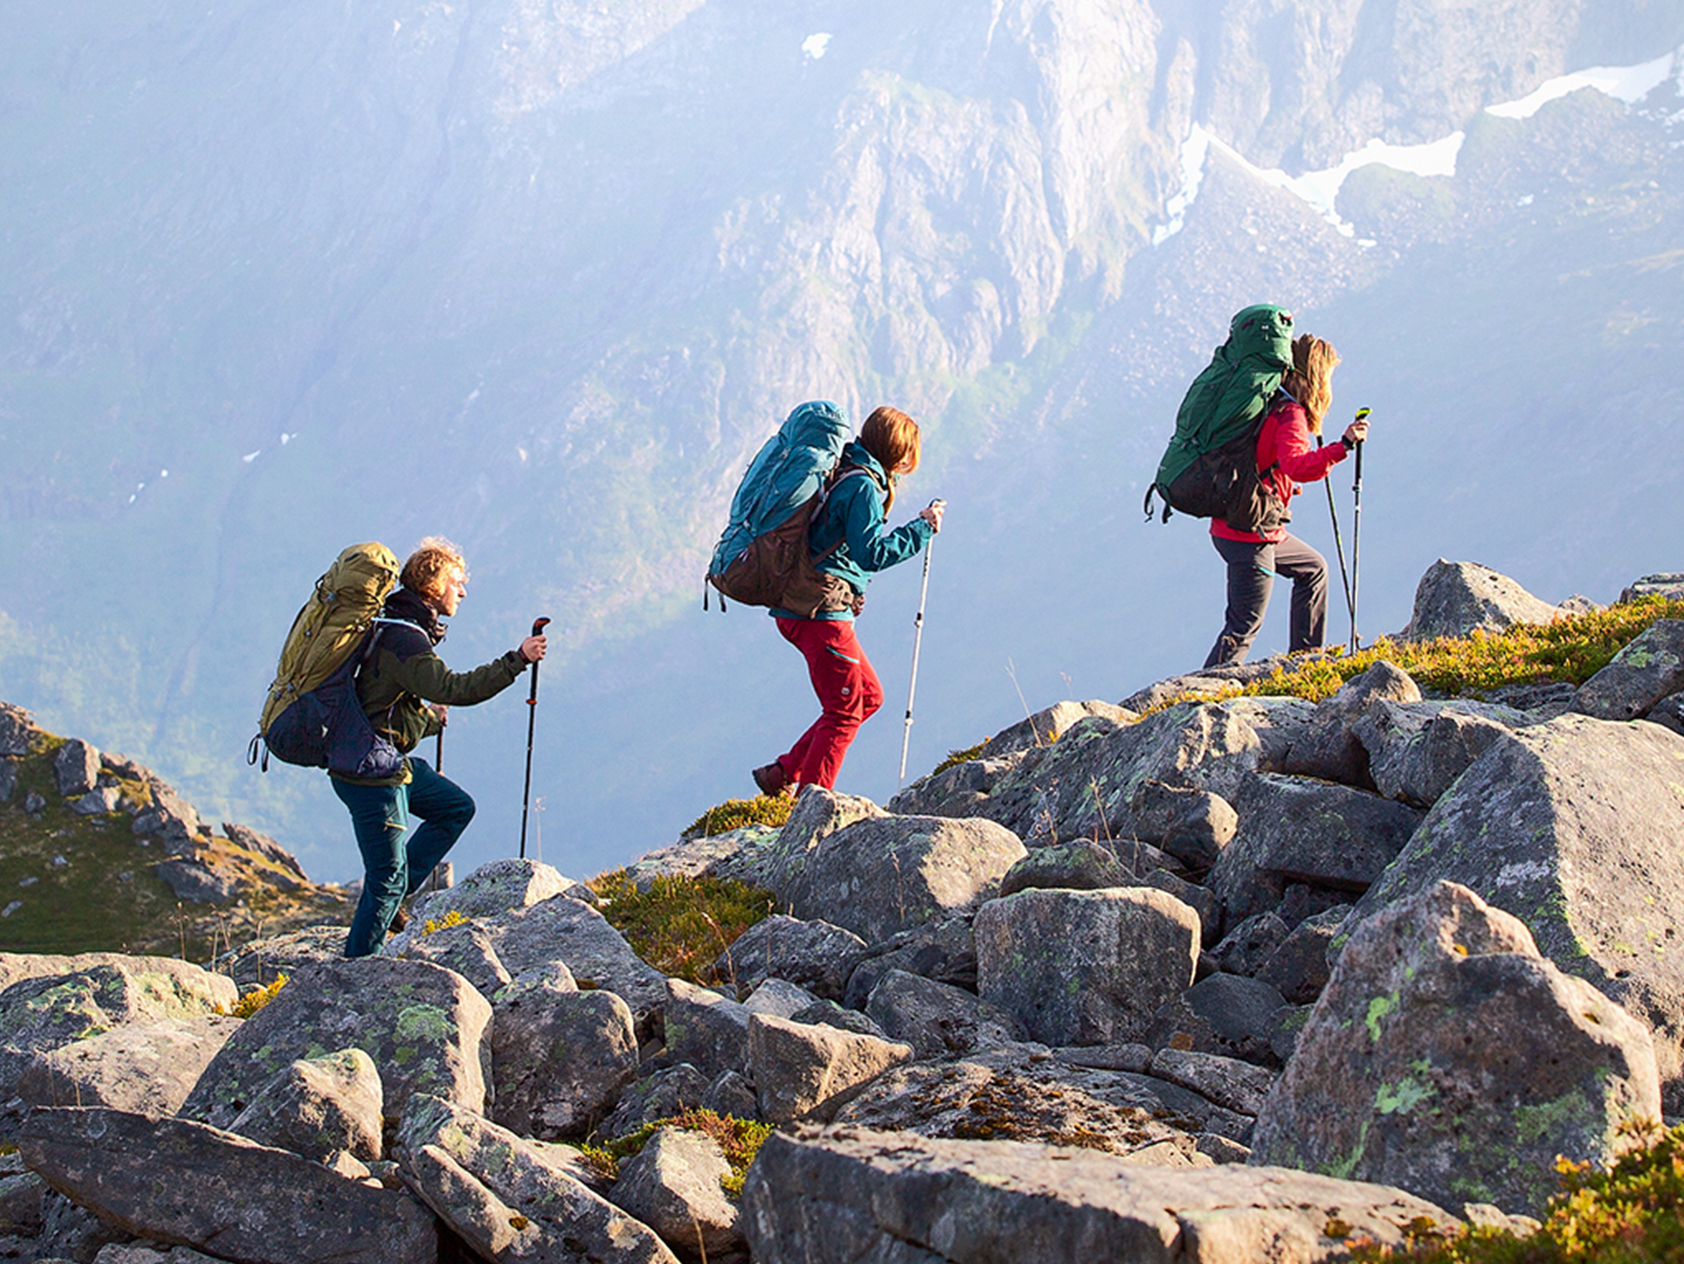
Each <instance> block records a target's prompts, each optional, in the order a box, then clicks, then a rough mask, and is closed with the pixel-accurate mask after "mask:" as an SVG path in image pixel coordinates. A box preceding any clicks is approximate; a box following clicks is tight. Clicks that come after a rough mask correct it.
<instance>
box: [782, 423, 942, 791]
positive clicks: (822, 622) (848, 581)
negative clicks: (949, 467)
mask: <svg viewBox="0 0 1684 1264" xmlns="http://www.w3.org/2000/svg"><path fill="white" fill-rule="evenodd" d="M920 452H921V438H920V435H919V431H918V423H917V422H916V421H914V420H913V419H912V418H911V417H909V416H907V415H906V414H905V413H903V412H901V411H900V410H899V409H896V408H887V407H884V408H878V409H876V410H874V411H873V412H872V414H871V416H869V417H867V418H866V419H865V424H864V425H863V426H861V427H860V432H859V437H858V438H857V439H855V440H854V441H853V442H852V443H850V444H848V446H847V447H846V448H844V449H843V450H842V462H841V465H840V466H839V467H838V469H837V473H836V476H835V479H834V481H833V482H832V483H831V487H830V492H829V494H828V496H827V497H826V499H825V502H824V507H823V508H822V509H820V510H819V511H818V513H816V514H815V515H814V517H813V521H812V526H811V528H810V529H809V532H808V537H807V539H808V545H809V548H810V550H811V554H812V558H813V563H814V565H815V566H816V568H817V569H818V572H819V574H820V575H821V576H822V577H823V579H824V581H825V590H826V592H825V599H824V602H823V604H822V605H821V606H820V607H819V609H818V610H817V611H816V612H814V613H813V615H812V617H810V618H808V617H804V616H802V615H800V614H797V613H795V612H793V611H789V610H777V609H774V610H773V611H772V616H773V618H775V619H776V620H777V624H778V631H779V632H780V633H781V634H782V635H783V638H784V640H786V641H788V642H789V643H790V644H791V645H793V646H795V648H796V649H798V650H800V651H801V655H802V657H803V658H805V659H806V660H807V675H808V679H809V680H810V681H811V682H812V685H813V692H814V693H816V694H817V695H818V699H819V706H820V708H821V711H820V714H819V718H818V719H817V720H815V721H814V722H813V724H812V726H811V727H810V728H809V729H808V730H807V731H806V732H805V733H803V734H802V735H801V737H800V738H799V739H798V740H797V741H796V743H795V745H794V746H792V747H791V748H790V749H789V750H788V752H786V753H785V754H783V755H780V756H779V757H778V758H777V759H776V760H774V761H773V762H772V763H770V764H767V765H766V766H764V767H762V768H756V769H755V770H754V772H753V777H754V782H755V785H757V786H758V787H759V788H760V791H761V793H763V794H772V795H777V794H795V793H798V792H799V790H800V788H801V786H803V785H809V784H811V785H820V786H824V787H825V788H826V789H831V788H833V787H834V786H835V785H836V777H837V774H838V773H840V772H841V770H842V759H843V757H844V756H845V755H846V754H847V753H848V747H849V745H850V744H851V743H852V742H853V740H854V735H855V734H856V733H857V732H859V727H860V725H862V724H864V723H865V721H866V720H867V719H869V718H870V717H871V715H872V714H873V713H874V712H876V710H877V708H878V707H880V706H882V705H883V686H882V683H881V682H880V681H879V680H878V679H877V672H876V670H875V669H874V668H873V667H872V666H871V660H869V659H868V658H866V656H865V650H864V649H863V648H861V646H860V642H859V638H858V637H857V636H856V635H855V634H854V619H855V618H856V616H858V614H859V613H860V611H861V610H862V609H863V608H864V606H865V587H866V585H867V584H868V583H870V582H871V581H870V576H871V575H872V574H873V573H875V572H877V571H882V570H887V569H888V568H889V567H891V566H895V565H898V564H899V563H901V562H904V561H906V560H907V559H908V558H912V557H916V556H917V555H918V553H919V552H920V551H921V550H922V549H923V548H924V546H925V545H927V544H929V542H930V540H931V538H932V537H934V535H935V533H936V532H937V531H939V530H941V515H942V506H941V504H940V503H939V502H938V503H936V504H934V505H931V506H930V507H929V508H928V509H925V510H922V511H921V512H920V513H919V514H918V516H917V517H916V518H914V519H912V521H910V522H908V523H905V524H903V525H902V526H899V527H896V528H895V529H894V530H892V531H891V530H890V529H889V527H888V524H887V522H886V517H887V514H888V511H889V510H890V509H891V508H892V507H893V506H894V503H895V486H896V484H897V483H899V481H900V479H901V477H902V476H903V475H906V474H910V473H912V471H913V470H915V469H917V468H918V460H919V455H920Z"/></svg>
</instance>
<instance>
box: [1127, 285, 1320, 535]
mask: <svg viewBox="0 0 1684 1264" xmlns="http://www.w3.org/2000/svg"><path fill="white" fill-rule="evenodd" d="M1291 367H1292V313H1291V312H1289V311H1287V310H1286V309H1285V308H1284V307H1276V306H1274V305H1273V304H1269V303H1260V304H1258V305H1257V306H1255V307H1247V308H1245V309H1244V310H1243V311H1241V312H1238V313H1237V314H1236V315H1235V316H1234V319H1233V321H1232V322H1231V323H1230V325H1229V327H1228V341H1227V342H1225V343H1223V344H1222V345H1221V346H1220V347H1218V348H1217V349H1216V354H1215V355H1214V356H1212V357H1211V361H1210V364H1209V365H1208V366H1207V367H1206V368H1205V370H1204V371H1203V372H1202V373H1200V374H1199V375H1198V377H1196V378H1194V379H1193V384H1192V386H1190V387H1188V388H1187V394H1186V396H1185V397H1184V398H1183V399H1182V401H1181V408H1180V411H1179V412H1177V414H1176V417H1175V435H1174V437H1173V438H1172V439H1170V441H1169V447H1168V448H1167V449H1166V450H1165V452H1164V458H1163V460H1162V461H1161V462H1159V464H1158V473H1157V475H1156V477H1154V478H1153V480H1152V485H1151V486H1150V487H1149V488H1147V489H1146V502H1145V506H1144V508H1145V510H1146V517H1147V519H1148V520H1150V518H1151V517H1152V495H1153V493H1154V492H1155V493H1157V494H1158V495H1159V496H1161V497H1163V501H1164V509H1163V518H1164V521H1165V522H1168V521H1169V519H1170V511H1171V510H1174V511H1175V512H1177V513H1184V514H1187V515H1189V516H1191V517H1194V518H1222V519H1224V520H1225V521H1226V522H1227V523H1228V525H1229V526H1231V527H1234V528H1236V529H1237V530H1241V531H1252V532H1257V531H1267V530H1271V529H1272V528H1273V527H1274V526H1277V525H1279V524H1280V523H1281V522H1283V521H1285V515H1286V507H1285V506H1284V505H1282V504H1281V502H1280V500H1279V498H1278V497H1276V496H1275V494H1274V492H1273V491H1272V490H1271V489H1270V488H1269V487H1268V485H1267V484H1266V483H1263V482H1262V481H1261V480H1260V479H1259V478H1258V469H1257V460H1256V454H1257V432H1258V429H1259V428H1260V427H1261V426H1262V424H1263V418H1264V416H1265V415H1266V414H1267V413H1268V410H1269V401H1270V400H1272V399H1273V398H1274V397H1275V392H1276V391H1278V390H1279V389H1280V385H1281V378H1282V377H1283V376H1284V375H1285V373H1286V371H1287V370H1288V369H1290V368H1291Z"/></svg>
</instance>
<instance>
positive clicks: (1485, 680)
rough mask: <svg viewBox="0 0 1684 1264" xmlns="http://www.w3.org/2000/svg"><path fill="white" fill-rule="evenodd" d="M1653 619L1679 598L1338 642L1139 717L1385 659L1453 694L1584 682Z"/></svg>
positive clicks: (1320, 678)
mask: <svg viewBox="0 0 1684 1264" xmlns="http://www.w3.org/2000/svg"><path fill="white" fill-rule="evenodd" d="M1657 619H1684V601H1667V600H1665V599H1664V598H1661V597H1642V598H1639V599H1637V600H1636V601H1630V602H1624V603H1621V604H1620V605H1617V606H1610V607H1609V608H1608V609H1606V610H1597V611H1593V612H1591V613H1589V614H1579V615H1564V616H1563V617H1561V618H1560V619H1557V620H1556V621H1555V622H1553V623H1524V624H1520V625H1519V626H1517V627H1512V628H1509V629H1507V630H1506V631H1503V632H1492V633H1486V632H1475V633H1474V634H1473V635H1472V636H1466V637H1440V638H1438V639H1437V640H1432V641H1393V640H1390V639H1388V638H1384V637H1383V638H1381V639H1380V640H1378V641H1376V642H1375V643H1374V644H1373V645H1371V646H1369V647H1368V648H1367V649H1365V650H1359V651H1358V652H1357V653H1355V654H1342V653H1340V652H1338V651H1337V650H1335V651H1333V652H1332V653H1329V654H1326V655H1322V656H1319V657H1315V658H1311V659H1307V660H1306V661H1304V662H1302V663H1300V664H1298V665H1296V666H1288V667H1278V668H1276V669H1275V671H1274V672H1273V673H1272V674H1271V675H1268V676H1265V677H1263V678H1262V679H1261V680H1254V681H1252V682H1251V683H1250V684H1248V685H1246V686H1244V687H1243V688H1242V687H1240V686H1237V685H1236V686H1234V687H1233V688H1231V689H1226V690H1212V691H1209V692H1198V693H1188V694H1183V695H1180V696H1179V697H1175V698H1170V699H1167V700H1165V701H1164V702H1162V703H1160V704H1159V705H1158V706H1155V707H1153V708H1151V709H1150V710H1149V711H1146V712H1143V713H1142V718H1144V717H1145V716H1146V715H1150V714H1152V713H1153V712H1156V711H1161V710H1164V709H1165V708H1167V707H1171V706H1174V705H1175V704H1176V703H1179V702H1219V701H1221V700H1222V699H1224V698H1235V697H1240V696H1243V695H1247V694H1251V695H1262V696H1272V697H1283V696H1284V697H1293V698H1305V699H1308V700H1309V701H1311V702H1320V701H1321V700H1322V699H1323V698H1326V697H1328V696H1330V695H1332V694H1333V693H1335V692H1336V691H1337V690H1338V688H1339V686H1341V685H1343V684H1344V683H1345V682H1346V681H1347V680H1350V679H1351V678H1352V677H1353V676H1360V675H1361V674H1362V673H1363V672H1365V671H1367V670H1368V669H1369V668H1370V667H1372V666H1374V664H1375V663H1378V662H1380V661H1381V660H1382V659H1384V660H1385V661H1387V662H1389V663H1393V664H1395V665H1396V666H1398V667H1401V668H1402V669H1403V670H1404V671H1406V672H1408V673H1409V674H1410V676H1411V677H1413V678H1414V680H1415V683H1416V684H1418V685H1420V686H1421V688H1422V689H1424V690H1429V691H1432V692H1434V693H1438V694H1443V695H1446V696H1449V697H1456V698H1466V697H1472V698H1484V697H1485V696H1487V695H1489V694H1490V693H1492V692H1494V691H1495V690H1498V689H1501V688H1503V687H1504V686H1506V685H1534V684H1547V683H1549V682H1551V681H1559V682H1562V683H1565V684H1569V685H1582V684H1584V683H1585V681H1587V680H1589V679H1590V678H1591V677H1592V676H1594V675H1596V673H1597V672H1599V671H1601V670H1602V669H1603V668H1604V667H1606V666H1607V665H1608V664H1609V662H1610V661H1612V659H1613V657H1614V655H1616V654H1618V653H1619V652H1620V651H1621V650H1622V649H1624V648H1625V647H1626V646H1627V645H1629V644H1631V642H1633V641H1634V640H1636V639H1637V638H1638V637H1639V636H1640V635H1642V634H1643V633H1644V632H1645V631H1647V630H1648V628H1649V625H1650V624H1652V623H1654V622H1655V620H1657Z"/></svg>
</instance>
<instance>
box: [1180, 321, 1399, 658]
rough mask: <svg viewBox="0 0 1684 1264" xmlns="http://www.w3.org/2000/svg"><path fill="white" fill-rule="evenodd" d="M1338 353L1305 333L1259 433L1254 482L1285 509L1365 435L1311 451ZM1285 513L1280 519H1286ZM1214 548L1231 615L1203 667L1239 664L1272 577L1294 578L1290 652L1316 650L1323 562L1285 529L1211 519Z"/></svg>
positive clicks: (1321, 629) (1320, 635)
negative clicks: (1254, 528)
mask: <svg viewBox="0 0 1684 1264" xmlns="http://www.w3.org/2000/svg"><path fill="white" fill-rule="evenodd" d="M1338 363H1339V353H1338V352H1336V351H1335V350H1334V349H1333V346H1332V344H1331V343H1327V342H1323V341H1322V340H1321V339H1320V338H1316V337H1313V336H1311V335H1309V334H1304V335H1302V336H1301V337H1299V338H1297V339H1295V340H1294V341H1293V343H1292V367H1291V368H1290V369H1288V370H1287V371H1286V375H1285V376H1284V377H1283V378H1282V379H1281V386H1280V391H1279V393H1278V394H1277V395H1276V397H1275V399H1274V402H1273V403H1272V404H1271V406H1270V409H1269V413H1268V415H1267V416H1266V417H1265V418H1264V420H1263V425H1262V428H1261V429H1260V430H1259V431H1258V434H1257V470H1258V479H1259V481H1260V482H1261V483H1262V484H1263V486H1264V487H1265V488H1266V489H1268V491H1269V492H1271V493H1272V494H1273V496H1274V497H1276V498H1278V500H1279V501H1280V503H1281V505H1282V506H1290V505H1291V503H1292V497H1294V496H1296V495H1297V494H1298V492H1299V487H1298V484H1299V483H1313V482H1316V481H1317V480H1318V479H1322V478H1326V477H1327V474H1328V471H1329V470H1331V469H1332V468H1333V467H1334V466H1335V465H1337V464H1338V463H1339V462H1340V461H1343V460H1344V459H1345V457H1346V456H1347V455H1349V453H1350V451H1351V449H1352V448H1353V447H1355V446H1356V445H1357V444H1358V443H1360V442H1362V440H1363V439H1365V438H1367V436H1368V423H1367V422H1366V421H1361V420H1359V421H1354V422H1352V423H1351V424H1350V425H1349V426H1347V427H1345V433H1344V435H1343V436H1342V437H1341V438H1340V440H1339V442H1338V443H1334V444H1329V445H1327V446H1326V447H1316V446H1314V445H1312V443H1311V437H1312V436H1314V435H1319V434H1321V423H1322V418H1323V417H1324V416H1326V414H1327V409H1328V406H1329V405H1330V404H1331V403H1332V402H1333V387H1332V378H1333V369H1334V366H1335V365H1337V364H1338ZM1289 516H1290V515H1283V517H1289ZM1210 535H1211V543H1212V544H1214V545H1215V546H1216V551H1217V552H1218V553H1220V554H1221V555H1222V560H1223V561H1224V562H1226V563H1227V564H1228V610H1227V618H1226V620H1225V621H1224V623H1223V626H1222V635H1221V636H1219V637H1218V638H1217V639H1216V644H1215V645H1214V646H1212V647H1211V651H1210V656H1209V657H1208V658H1206V659H1205V666H1206V667H1220V666H1223V665H1225V664H1230V663H1243V662H1244V661H1245V656H1246V652H1247V651H1248V650H1250V649H1251V643H1252V642H1253V641H1254V640H1256V639H1257V633H1258V632H1259V631H1260V630H1261V629H1262V627H1263V615H1264V613H1265V612H1266V611H1267V610H1268V608H1269V592H1270V590H1271V589H1272V588H1273V586H1274V577H1275V576H1277V575H1278V576H1280V577H1281V578H1282V579H1290V580H1291V581H1292V634H1291V641H1290V643H1289V645H1288V649H1289V650H1291V651H1297V650H1311V649H1320V648H1321V646H1322V644H1323V642H1324V640H1325V638H1326V632H1327V560H1326V559H1325V558H1324V557H1322V555H1321V554H1320V553H1318V552H1316V550H1315V549H1313V548H1311V547H1310V546H1309V545H1308V544H1305V543H1304V541H1302V540H1300V539H1298V538H1297V537H1296V536H1294V535H1290V534H1288V532H1287V530H1286V528H1285V527H1275V528H1273V529H1272V530H1265V531H1263V532H1261V533H1252V532H1247V531H1239V530H1236V529H1235V528H1233V527H1230V526H1229V525H1228V524H1227V523H1226V522H1224V521H1223V520H1222V518H1221V517H1215V518H1212V519H1211V522H1210Z"/></svg>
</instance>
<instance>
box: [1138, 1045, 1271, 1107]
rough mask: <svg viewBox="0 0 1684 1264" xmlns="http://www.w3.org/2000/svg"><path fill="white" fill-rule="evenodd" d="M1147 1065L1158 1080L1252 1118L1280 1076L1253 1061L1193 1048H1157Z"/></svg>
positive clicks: (1266, 1099) (1267, 1097)
mask: <svg viewBox="0 0 1684 1264" xmlns="http://www.w3.org/2000/svg"><path fill="white" fill-rule="evenodd" d="M1148 1069H1149V1070H1150V1071H1151V1073H1152V1074H1153V1075H1154V1076H1156V1077H1157V1078H1158V1079H1160V1080H1167V1081H1168V1082H1169V1083H1171V1084H1179V1085H1180V1086H1181V1087H1182V1088H1186V1089H1191V1090H1192V1091H1193V1092H1195V1093H1197V1094H1198V1095H1199V1096H1200V1097H1203V1098H1205V1099H1206V1100H1207V1101H1211V1102H1214V1103H1215V1104H1216V1105H1218V1106H1222V1107H1225V1108H1227V1109H1228V1110H1231V1111H1234V1112H1235V1113H1237V1114H1241V1115H1251V1116H1252V1117H1253V1118H1255V1117H1256V1115H1257V1112H1258V1111H1260V1110H1262V1109H1263V1104H1264V1102H1266V1101H1268V1099H1269V1093H1270V1090H1272V1089H1273V1088H1274V1087H1275V1081H1276V1080H1278V1079H1279V1078H1280V1076H1279V1074H1278V1073H1277V1072H1275V1071H1272V1070H1269V1069H1267V1068H1265V1067H1260V1066H1257V1065H1255V1064H1254V1063H1250V1062H1242V1061H1240V1059H1238V1058H1224V1057H1222V1056H1221V1055H1220V1054H1215V1053H1200V1052H1198V1051H1197V1050H1194V1049H1159V1050H1158V1051H1157V1052H1156V1053H1154V1054H1153V1055H1152V1061H1151V1063H1150V1064H1149V1067H1148Z"/></svg>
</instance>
